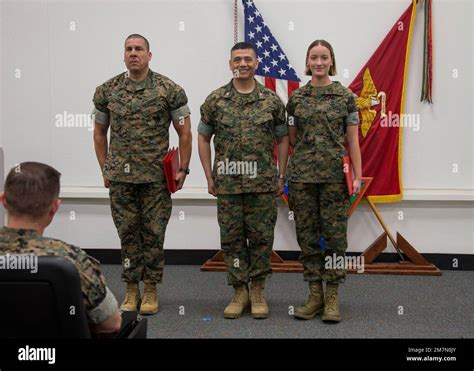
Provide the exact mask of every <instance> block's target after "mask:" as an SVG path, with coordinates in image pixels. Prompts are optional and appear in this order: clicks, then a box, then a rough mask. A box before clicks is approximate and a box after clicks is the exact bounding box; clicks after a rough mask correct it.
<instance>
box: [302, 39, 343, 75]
mask: <svg viewBox="0 0 474 371" xmlns="http://www.w3.org/2000/svg"><path fill="white" fill-rule="evenodd" d="M318 45H322V46H324V47H326V48H328V49H329V53H330V54H331V60H332V66H331V67H329V76H334V75H337V70H336V57H335V56H334V49H333V48H332V46H331V44H329V43H328V42H327V41H326V40H314V41H313V42H312V43H311V44H310V45H309V47H308V51H307V52H306V61H305V69H304V74H305V75H306V76H311V75H312V74H311V70H310V69H309V68H308V58H309V52H310V50H311V49H313V48H314V47H315V46H318Z"/></svg>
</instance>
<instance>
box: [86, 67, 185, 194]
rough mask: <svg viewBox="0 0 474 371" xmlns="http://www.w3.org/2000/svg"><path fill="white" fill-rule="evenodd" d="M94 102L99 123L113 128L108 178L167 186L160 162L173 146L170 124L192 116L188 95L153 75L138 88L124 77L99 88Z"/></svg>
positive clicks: (108, 156) (107, 168) (149, 73)
mask: <svg viewBox="0 0 474 371" xmlns="http://www.w3.org/2000/svg"><path fill="white" fill-rule="evenodd" d="M93 102H94V106H95V110H94V115H95V120H96V121H97V122H98V123H102V124H110V128H111V133H110V148H109V151H108V153H107V160H106V163H105V166H104V174H103V175H104V177H105V178H106V179H109V180H112V181H116V182H127V183H148V182H161V183H162V184H163V185H165V184H166V183H165V178H164V175H163V168H162V163H161V160H162V158H163V156H164V155H165V154H166V151H167V150H168V146H169V126H170V121H171V120H174V121H176V120H182V119H184V118H185V117H187V116H189V114H190V112H189V108H188V106H187V103H188V98H187V97H186V94H185V92H184V90H183V89H182V88H181V87H180V86H179V85H177V84H176V83H174V82H173V81H171V80H170V79H169V78H167V77H165V76H163V75H160V74H158V73H156V72H153V71H151V70H149V72H148V76H147V78H146V79H145V80H144V81H142V82H139V83H137V82H134V81H132V80H130V79H129V78H128V77H127V74H126V73H122V74H120V75H117V76H115V77H113V78H112V79H110V80H108V81H107V82H105V83H104V84H102V85H100V86H99V87H97V89H96V91H95V94H94V99H93Z"/></svg>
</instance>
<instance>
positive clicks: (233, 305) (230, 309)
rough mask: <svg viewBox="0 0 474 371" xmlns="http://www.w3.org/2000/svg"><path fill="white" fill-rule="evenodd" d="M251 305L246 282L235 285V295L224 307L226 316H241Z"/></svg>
mask: <svg viewBox="0 0 474 371" xmlns="http://www.w3.org/2000/svg"><path fill="white" fill-rule="evenodd" d="M248 305H249V290H248V288H247V285H246V284H243V285H236V286H234V297H233V298H232V301H231V302H230V304H229V305H228V306H227V307H226V308H225V309H224V317H225V318H232V319H235V318H239V317H240V316H241V315H242V313H243V311H244V310H245V308H247V307H248Z"/></svg>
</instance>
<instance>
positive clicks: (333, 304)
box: [321, 283, 341, 322]
mask: <svg viewBox="0 0 474 371" xmlns="http://www.w3.org/2000/svg"><path fill="white" fill-rule="evenodd" d="M338 286H339V285H338V284H334V283H327V284H326V299H325V303H324V313H323V315H322V317H321V318H322V320H323V321H328V322H339V321H340V320H341V314H340V313H339V296H338V294H337V289H338Z"/></svg>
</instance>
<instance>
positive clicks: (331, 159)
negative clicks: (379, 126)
mask: <svg viewBox="0 0 474 371" xmlns="http://www.w3.org/2000/svg"><path fill="white" fill-rule="evenodd" d="M286 110H287V112H288V126H289V127H292V126H293V125H294V126H296V128H297V137H296V144H295V146H294V151H293V155H292V156H291V158H290V161H289V164H288V177H289V179H290V180H291V181H292V182H301V183H343V182H344V173H343V167H342V157H343V156H344V133H345V126H347V125H357V124H358V123H359V113H358V111H357V107H356V102H355V99H354V96H353V94H352V92H351V91H350V90H349V89H347V88H345V87H343V86H342V85H341V84H340V83H339V82H337V81H335V82H333V83H331V84H330V85H327V86H323V87H314V86H312V85H311V83H310V82H308V83H307V84H306V85H304V86H303V87H301V88H300V89H298V90H296V91H294V92H293V95H292V96H291V97H290V99H289V101H288V104H287V106H286Z"/></svg>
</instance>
